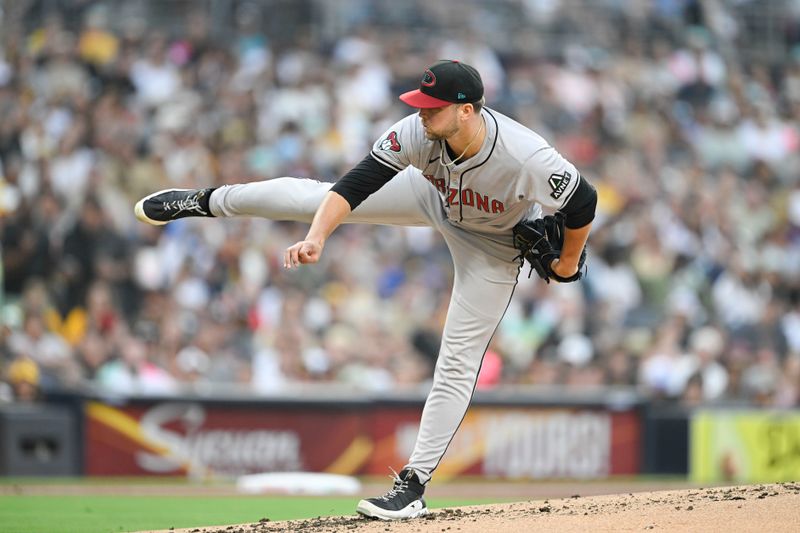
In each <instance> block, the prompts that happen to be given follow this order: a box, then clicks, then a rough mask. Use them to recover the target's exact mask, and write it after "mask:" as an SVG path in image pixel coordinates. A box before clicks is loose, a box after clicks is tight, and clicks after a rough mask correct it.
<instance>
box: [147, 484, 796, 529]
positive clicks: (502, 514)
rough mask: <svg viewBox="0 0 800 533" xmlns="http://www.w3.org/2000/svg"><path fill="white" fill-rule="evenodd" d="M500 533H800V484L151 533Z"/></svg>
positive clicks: (266, 519)
mask: <svg viewBox="0 0 800 533" xmlns="http://www.w3.org/2000/svg"><path fill="white" fill-rule="evenodd" d="M354 531H355V532H358V533H378V532H380V533H385V532H398V533H399V532H402V533H411V532H415V533H416V532H418V533H433V532H436V533H441V532H446V533H451V532H463V533H494V532H505V531H509V532H512V531H513V532H539V531H542V532H544V531H547V532H552V531H558V532H564V533H578V532H580V533H583V532H586V531H592V532H595V531H607V532H612V531H613V532H618V531H623V532H627V531H631V532H632V531H686V532H689V531H691V532H717V531H718V532H726V533H727V532H762V531H763V532H770V533H783V532H787V533H788V532H797V531H800V483H777V484H765V485H745V486H734V487H713V488H697V489H684V490H668V491H657V492H639V493H628V494H615V495H604V496H589V497H586V496H581V495H580V494H579V493H578V494H575V495H572V496H570V497H566V498H561V499H549V500H530V501H525V502H518V503H509V504H498V505H481V506H473V507H461V508H451V509H437V510H434V511H432V512H431V514H430V515H428V516H427V517H425V518H420V519H416V520H410V521H405V522H378V521H373V520H367V519H364V518H360V517H356V516H344V517H328V518H315V519H309V520H293V521H283V522H272V521H270V520H269V517H264V518H263V519H262V520H261V521H259V522H257V523H254V524H237V525H230V526H216V527H201V528H190V529H180V530H177V529H173V530H169V531H160V532H148V533H277V532H300V533H311V532H328V533H350V532H354Z"/></svg>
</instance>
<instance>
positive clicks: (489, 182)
mask: <svg viewBox="0 0 800 533" xmlns="http://www.w3.org/2000/svg"><path fill="white" fill-rule="evenodd" d="M481 114H482V116H483V119H484V121H485V126H486V138H485V139H484V141H483V145H482V146H481V148H480V150H479V151H478V153H477V154H475V155H474V156H472V157H471V158H469V159H467V160H464V161H457V162H456V163H455V164H453V161H452V160H451V158H450V156H449V155H448V153H447V150H446V149H445V146H444V141H432V140H429V139H427V138H426V137H425V130H424V128H423V127H422V122H421V120H420V117H419V115H417V114H414V115H409V116H407V117H406V118H404V119H402V120H400V121H399V122H397V123H396V124H394V125H393V126H392V127H391V128H390V129H389V130H388V131H387V132H386V133H385V134H384V135H383V136H381V137H380V139H379V140H378V141H377V142H376V143H375V145H374V146H373V150H372V156H373V157H374V158H375V159H376V160H378V161H379V162H381V163H383V164H385V165H386V166H388V167H390V168H392V169H394V170H396V171H398V172H399V171H400V170H402V169H404V168H406V167H408V166H413V167H416V168H417V169H419V170H420V171H422V174H423V175H424V176H425V179H426V180H427V181H428V182H429V183H430V184H431V186H433V187H435V188H436V190H437V192H438V193H439V197H440V199H441V202H442V208H443V209H444V211H445V213H446V214H447V217H448V219H449V220H450V221H451V222H452V223H454V224H458V225H459V226H462V227H464V228H465V229H473V230H475V231H481V232H484V233H485V232H489V233H498V234H500V233H503V234H505V233H507V232H508V231H510V229H511V228H512V227H513V226H514V225H515V224H516V223H517V222H519V221H520V220H521V219H522V218H524V217H531V218H536V217H538V216H541V213H542V209H543V208H547V209H548V210H556V209H559V208H561V207H562V206H563V205H564V204H565V203H566V202H568V201H569V198H570V197H571V196H572V193H573V192H574V191H575V189H576V188H577V184H578V182H579V180H580V175H579V174H578V171H577V170H576V169H575V167H574V166H573V165H572V164H571V163H570V162H569V161H567V160H566V159H565V158H564V157H562V156H561V154H559V153H558V152H557V151H556V150H555V149H554V148H553V147H552V146H550V145H549V144H548V143H547V141H545V140H544V139H543V138H542V137H541V136H539V135H538V134H536V133H535V132H533V131H531V130H529V129H528V128H526V127H524V126H522V125H521V124H519V123H518V122H516V121H514V120H512V119H510V118H509V117H506V116H505V115H503V114H501V113H498V112H496V111H494V110H491V109H488V108H483V110H482V111H481Z"/></svg>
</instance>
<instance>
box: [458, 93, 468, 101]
mask: <svg viewBox="0 0 800 533" xmlns="http://www.w3.org/2000/svg"><path fill="white" fill-rule="evenodd" d="M466 97H467V95H466V94H464V93H458V99H459V100H463V99H464V98H466Z"/></svg>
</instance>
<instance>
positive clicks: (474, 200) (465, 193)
mask: <svg viewBox="0 0 800 533" xmlns="http://www.w3.org/2000/svg"><path fill="white" fill-rule="evenodd" d="M423 175H424V176H425V179H426V180H428V181H429V182H430V183H431V184H432V185H433V186H434V187H436V190H438V191H439V192H440V193H443V194H447V203H448V204H449V205H451V206H454V205H458V204H459V203H461V204H462V205H464V206H467V207H474V208H475V209H477V210H478V211H483V212H484V213H502V212H503V211H505V209H506V208H505V206H504V205H503V202H501V201H500V200H498V199H497V198H489V196H488V195H486V194H481V193H479V192H477V191H473V190H472V189H470V188H466V189H462V190H461V195H459V193H458V189H456V188H455V187H450V188H449V189H448V188H447V185H446V184H445V181H444V180H443V179H441V178H437V177H436V176H431V175H430V174H423Z"/></svg>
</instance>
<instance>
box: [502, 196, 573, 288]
mask: <svg viewBox="0 0 800 533" xmlns="http://www.w3.org/2000/svg"><path fill="white" fill-rule="evenodd" d="M512 232H513V235H514V248H516V249H517V250H519V255H518V256H517V257H515V258H514V259H515V260H520V261H522V262H523V263H524V259H527V260H528V263H530V264H531V271H530V272H528V277H531V274H532V273H533V271H534V270H535V271H536V273H537V274H539V277H540V278H542V279H543V280H545V281H546V282H547V283H550V280H551V279H554V280H556V281H558V282H559V283H569V282H571V281H577V280H579V279H581V278H582V277H583V272H582V269H583V265H584V263H585V262H586V247H585V246H584V247H583V251H582V252H581V257H580V260H579V261H578V271H577V272H575V274H573V275H571V276H569V277H567V278H565V277H563V276H559V275H558V274H556V273H555V272H553V269H552V268H550V263H552V262H553V260H554V259H558V258H559V257H560V256H561V248H562V247H563V246H564V214H563V213H561V212H560V211H556V213H555V214H554V215H547V216H546V217H543V218H537V219H536V220H523V221H521V222H519V223H518V224H517V225H516V226H514V228H513V230H512ZM523 258H524V259H523Z"/></svg>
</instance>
